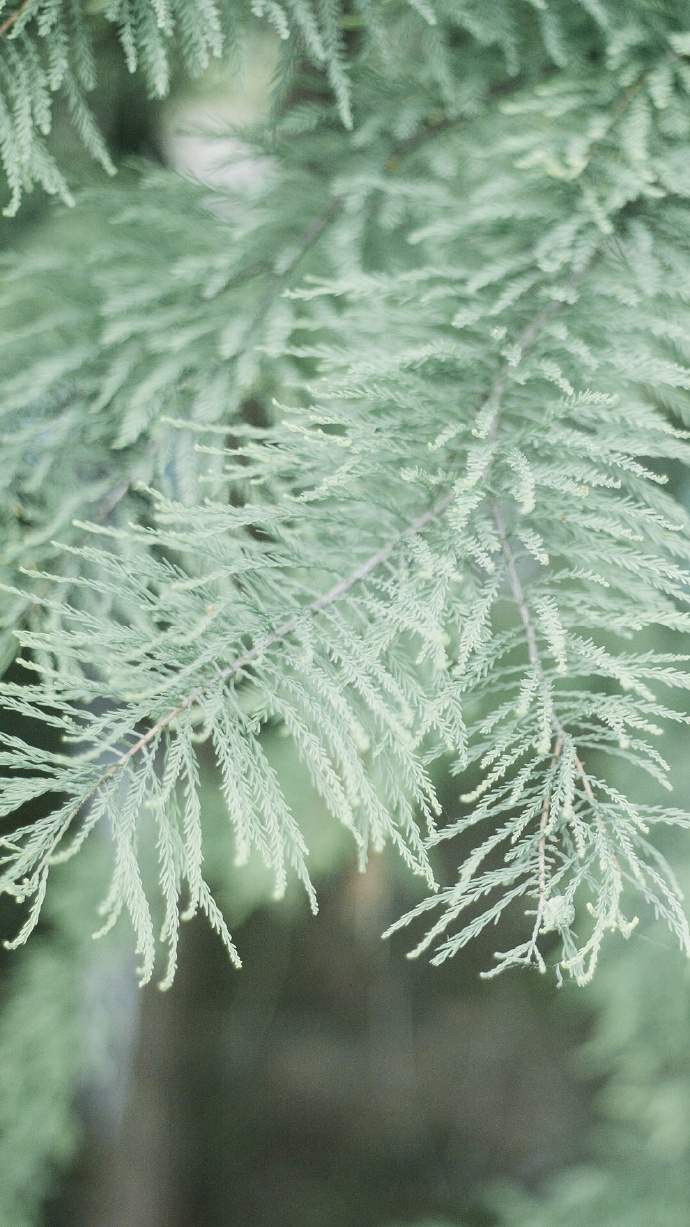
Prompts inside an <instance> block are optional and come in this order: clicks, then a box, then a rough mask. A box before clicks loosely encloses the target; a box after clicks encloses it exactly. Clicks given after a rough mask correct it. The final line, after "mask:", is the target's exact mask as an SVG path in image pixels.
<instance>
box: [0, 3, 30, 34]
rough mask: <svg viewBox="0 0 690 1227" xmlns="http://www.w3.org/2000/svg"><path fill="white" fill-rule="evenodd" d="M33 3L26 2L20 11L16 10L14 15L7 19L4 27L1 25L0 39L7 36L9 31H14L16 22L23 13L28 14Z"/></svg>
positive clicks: (20, 7)
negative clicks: (4, 35) (13, 27)
mask: <svg viewBox="0 0 690 1227" xmlns="http://www.w3.org/2000/svg"><path fill="white" fill-rule="evenodd" d="M31 3H32V0H24V3H23V4H20V5H19V8H18V9H15V10H14V12H13V13H10V15H9V17H6V18H5V20H4V21H3V23H2V25H0V38H2V36H3V34H7V31H8V30H11V29H12V26H13V25H14V23H15V21H18V20H19V18H20V17H21V15H22V13H25V12H26V10H27V9H28V7H29V5H30V4H31Z"/></svg>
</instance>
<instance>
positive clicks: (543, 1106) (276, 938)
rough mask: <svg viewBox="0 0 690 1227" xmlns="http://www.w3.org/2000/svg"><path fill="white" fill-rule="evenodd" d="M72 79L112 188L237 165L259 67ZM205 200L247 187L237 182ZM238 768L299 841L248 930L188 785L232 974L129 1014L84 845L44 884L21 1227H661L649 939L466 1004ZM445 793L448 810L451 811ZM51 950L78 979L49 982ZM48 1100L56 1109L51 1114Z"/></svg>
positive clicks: (256, 874)
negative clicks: (297, 857)
mask: <svg viewBox="0 0 690 1227" xmlns="http://www.w3.org/2000/svg"><path fill="white" fill-rule="evenodd" d="M99 54H100V58H101V60H102V68H103V71H102V72H101V81H102V84H101V86H100V87H99V93H98V95H97V97H96V99H95V110H96V112H97V115H98V118H99V121H100V123H101V126H102V128H103V129H104V131H105V133H106V136H107V139H108V143H109V146H110V148H111V149H112V150H114V152H115V154H116V156H117V158H118V160H119V162H120V163H121V170H120V174H121V175H122V176H124V177H127V176H130V175H131V176H133V175H135V174H136V173H137V172H136V159H139V158H145V159H148V160H157V161H159V162H161V163H164V164H167V165H169V166H172V167H174V168H176V169H178V170H180V171H182V172H183V173H188V174H192V175H194V176H198V177H201V178H202V179H206V180H207V181H219V176H220V181H222V176H223V175H226V174H227V173H228V171H227V169H223V168H222V163H223V159H224V158H225V160H226V162H227V155H228V154H230V153H231V154H232V155H233V157H234V158H235V161H236V162H237V157H236V155H237V152H238V149H239V148H240V146H238V143H237V138H235V137H227V136H226V137H224V138H223V139H222V140H218V139H211V138H207V137H204V136H203V134H202V133H201V131H200V129H203V128H207V129H209V130H212V129H215V130H216V131H217V132H222V131H223V130H227V128H228V125H229V124H231V123H242V122H247V121H249V122H251V121H253V120H255V119H256V118H258V117H259V116H260V114H261V112H262V109H263V108H265V106H266V104H267V97H268V90H269V86H270V80H271V75H272V70H273V65H274V61H275V48H274V46H273V44H272V43H271V42H270V41H266V40H263V41H258V40H257V41H255V42H251V41H250V43H249V44H248V46H247V55H246V70H245V84H244V88H243V89H241V90H238V89H237V88H236V87H235V86H234V85H232V86H231V84H230V81H229V77H228V76H224V75H223V74H222V73H220V72H214V73H213V74H211V75H209V76H208V77H207V78H206V79H205V80H203V81H202V82H199V83H196V84H195V85H194V86H193V87H192V86H190V85H189V83H188V82H180V86H179V88H178V89H177V91H174V92H173V97H172V99H171V100H170V101H169V102H166V103H164V104H154V103H152V102H150V101H149V100H148V99H147V98H146V97H145V94H144V92H143V90H142V87H141V85H140V83H139V81H138V78H137V77H131V76H130V75H129V74H128V73H127V72H126V71H125V70H124V68H123V66H122V62H121V61H122V57H121V56H120V55H119V54H115V53H114V48H113V47H112V46H111V45H109V43H108V41H107V36H106V35H105V33H104V36H103V42H102V44H101V47H100V52H99ZM55 139H56V140H57V141H58V142H60V141H61V142H62V144H63V147H64V148H63V153H62V162H63V163H67V164H68V165H69V166H70V167H71V177H72V181H73V182H74V181H76V182H77V183H81V184H82V185H83V186H88V185H89V183H91V182H93V181H95V180H97V179H99V180H100V179H101V178H102V176H101V175H100V172H98V171H97V170H94V169H93V167H92V166H91V164H90V163H88V162H87V161H86V160H85V159H84V158H83V155H82V153H81V151H80V148H79V147H78V145H77V144H76V142H75V141H73V138H72V137H71V135H70V129H69V126H68V125H67V124H64V126H58V130H57V133H56V137H55ZM132 159H134V161H132ZM232 173H233V174H235V175H237V174H240V175H245V176H249V177H251V176H253V175H256V174H260V173H261V168H260V166H257V165H256V164H255V163H253V162H252V161H251V159H250V158H248V157H246V158H241V157H240V159H239V168H237V167H236V168H235V169H234V170H233V171H232ZM52 216H53V214H52V211H51V207H50V205H49V204H48V203H46V201H45V200H44V199H43V198H41V197H40V196H39V195H38V194H36V196H34V197H32V198H30V199H29V201H28V202H27V204H25V205H24V207H23V211H22V212H21V213H20V216H19V217H18V218H17V219H15V220H12V221H5V220H4V221H2V223H1V225H0V242H1V243H2V245H3V246H4V247H5V249H8V250H11V249H12V248H21V247H26V246H30V244H31V242H32V237H33V236H34V235H35V234H36V232H37V230H39V229H40V228H41V227H44V226H47V225H51V224H53V222H52V220H51V219H52ZM676 484H677V491H678V496H679V498H681V499H683V500H684V501H686V502H687V498H688V490H687V489H684V488H683V487H682V486H681V485H680V483H679V481H677V482H676ZM684 736H685V734H684V733H683V732H682V731H680V732H676V733H674V734H673V738H675V740H673V739H672V740H671V742H670V744H669V746H667V749H668V752H669V755H670V757H672V758H673V759H674V760H675V762H676V764H677V766H676V779H677V796H676V798H675V803H676V804H677V805H678V806H683V805H687V803H688V796H687V794H688V777H687V771H686V768H685V761H686V757H687V752H686V747H685V745H684ZM265 749H266V752H267V753H268V754H269V756H270V758H271V761H272V763H273V765H274V767H275V769H276V771H277V772H278V773H279V775H280V777H281V779H282V781H283V784H284V787H285V790H286V792H287V793H288V795H289V796H292V798H294V803H295V805H296V807H297V812H299V814H300V817H301V821H302V822H303V825H304V827H305V829H306V830H307V831H308V832H309V834H310V837H311V840H312V846H313V847H314V852H313V855H312V860H313V862H314V880H315V882H316V885H317V888H318V893H319V899H320V904H321V909H320V913H319V915H318V916H317V917H316V918H314V917H312V916H311V915H310V914H309V912H308V908H307V906H306V901H305V900H303V899H302V897H301V896H300V895H299V893H298V892H297V891H295V892H294V894H290V895H289V896H288V899H287V900H286V901H284V902H283V903H281V904H274V903H272V902H271V901H270V895H271V882H270V881H269V880H268V879H267V877H266V875H265V874H264V872H263V871H262V870H261V869H260V868H259V867H257V866H253V865H250V866H249V867H248V869H246V870H243V871H242V872H241V873H237V874H235V873H234V872H228V869H227V865H226V863H225V862H226V859H227V844H226V841H225V839H224V819H223V813H222V800H221V798H220V795H219V792H218V788H217V781H216V779H215V777H214V773H213V769H212V767H211V765H210V764H209V765H208V766H207V768H206V772H205V777H204V793H205V796H204V807H205V813H206V816H207V825H208V839H209V846H208V851H207V863H208V865H209V876H210V879H211V881H212V882H214V885H216V887H217V890H218V894H219V897H220V900H221V902H222V903H223V906H224V908H225V911H226V914H227V916H228V919H229V923H230V926H231V928H232V931H233V935H234V937H235V940H236V943H237V946H238V948H239V950H240V953H241V955H242V959H243V962H244V967H243V970H242V971H241V972H236V971H234V970H233V969H232V968H231V967H230V965H229V963H228V961H227V958H226V955H225V953H224V951H223V949H222V947H221V945H220V943H219V942H218V941H217V939H216V938H214V936H213V935H212V934H211V933H210V932H209V931H208V926H207V925H206V924H205V923H203V922H199V923H197V922H196V921H194V922H192V923H190V924H189V925H187V926H186V927H185V931H184V934H183V941H182V948H181V960H180V966H179V970H178V973H177V977H176V980H175V983H174V985H173V987H172V989H171V990H170V991H168V992H166V993H161V992H159V991H158V989H157V988H156V987H155V985H153V986H149V987H147V988H146V989H144V990H143V991H141V990H139V989H138V987H137V984H136V975H135V968H134V963H133V959H132V956H131V947H130V943H129V935H128V934H127V932H124V933H123V934H122V935H120V934H118V933H117V932H116V933H113V934H111V935H110V936H109V938H108V939H107V940H105V941H103V942H100V943H96V944H94V943H90V944H88V943H87V944H84V939H83V935H84V933H90V932H91V930H92V928H93V922H92V916H93V905H94V902H95V901H97V899H98V898H99V896H100V894H101V890H102V887H101V884H100V882H99V872H100V870H99V866H98V847H97V844H96V845H94V847H93V849H92V850H91V851H89V850H88V848H87V849H85V851H84V853H83V855H82V856H80V857H79V858H77V862H74V863H73V864H72V865H71V866H69V867H65V868H64V870H63V871H62V876H60V875H59V874H56V876H55V883H54V889H53V894H52V896H50V897H49V904H48V911H47V914H46V920H45V922H44V924H43V928H42V930H41V932H40V934H39V935H37V937H36V939H35V944H34V953H33V954H32V955H31V959H32V960H33V962H25V961H24V960H25V958H26V957H27V956H24V955H23V954H19V955H10V954H6V953H4V954H3V956H2V960H1V961H0V973H1V976H2V979H1V981H0V991H1V992H2V1001H3V1004H4V1005H5V1007H6V1008H5V1015H4V1016H3V1017H4V1022H3V1023H2V1024H0V1028H4V1030H2V1032H1V1034H0V1062H2V1061H4V1066H2V1065H0V1098H1V1097H3V1096H4V1102H5V1104H6V1109H5V1110H6V1112H9V1110H10V1109H9V1108H8V1107H7V1105H8V1104H9V1105H12V1104H13V1103H14V1102H15V1101H13V1099H12V1096H13V1095H15V1094H16V1095H17V1096H19V1091H18V1090H17V1088H16V1087H15V1086H14V1083H13V1069H15V1068H16V1064H15V1063H16V1060H17V1045H19V1044H20V1043H24V1044H32V1043H33V1044H35V1045H37V1046H40V1048H41V1054H42V1055H41V1061H43V1064H41V1061H37V1062H36V1068H35V1072H34V1075H33V1076H34V1078H35V1093H36V1098H35V1103H36V1105H37V1106H36V1109H35V1110H36V1112H38V1111H39V1109H40V1111H41V1112H42V1113H43V1114H44V1120H43V1122H42V1124H43V1126H44V1127H45V1128H48V1127H50V1128H51V1129H52V1130H53V1131H54V1145H53V1146H52V1151H51V1155H52V1157H51V1161H50V1164H49V1165H48V1168H47V1170H46V1171H45V1172H44V1176H43V1179H44V1185H45V1187H44V1188H43V1187H42V1190H41V1197H40V1200H41V1201H42V1203H43V1210H42V1212H41V1213H42V1218H41V1220H40V1221H41V1223H43V1224H45V1227H192V1225H194V1227H245V1225H246V1227H249V1225H250V1224H251V1225H253V1227H269V1224H270V1225H271V1227H393V1225H394V1224H403V1223H414V1224H417V1225H418V1227H422V1225H424V1227H441V1225H443V1227H445V1225H447V1224H455V1225H456V1227H490V1225H491V1224H498V1223H505V1224H516V1225H517V1224H525V1225H527V1224H529V1227H540V1225H541V1224H542V1223H543V1224H547V1223H549V1224H556V1223H563V1224H572V1225H573V1227H575V1225H576V1224H579V1223H585V1222H589V1223H592V1224H594V1223H596V1224H597V1225H598V1227H602V1224H603V1227H607V1225H608V1224H611V1225H612V1227H613V1224H620V1225H621V1227H633V1224H636V1223H637V1222H638V1218H637V1217H636V1216H637V1215H638V1213H639V1215H640V1216H642V1215H644V1218H643V1217H640V1218H639V1222H640V1223H642V1222H644V1223H645V1227H649V1224H652V1223H657V1222H658V1224H659V1227H676V1224H677V1225H678V1227H681V1224H685V1225H686V1227H687V1224H688V1223H690V1208H689V1207H690V983H689V979H688V971H687V967H686V964H685V962H684V960H683V958H682V956H681V955H680V953H679V952H678V951H676V950H674V949H673V948H672V947H671V946H670V943H669V941H668V939H667V937H666V936H665V935H664V934H662V933H660V932H659V931H657V930H656V929H655V928H654V925H653V923H652V922H651V921H648V922H647V923H646V924H645V925H641V926H640V930H642V931H640V930H638V931H637V932H636V933H635V935H634V938H633V939H632V940H631V942H629V943H624V942H623V941H622V939H621V938H620V937H617V938H612V939H611V941H610V943H609V949H608V952H607V956H606V959H605V961H604V964H603V966H602V967H601V969H600V971H599V972H598V975H597V978H596V980H595V982H594V984H593V985H592V986H590V987H589V988H586V989H577V988H572V987H565V988H563V989H561V990H557V989H556V988H555V985H554V982H553V981H552V980H546V979H541V978H540V977H538V976H535V975H527V974H526V973H518V974H513V975H506V976H504V977H502V978H500V979H498V980H489V981H486V980H482V979H480V975H479V973H480V971H481V970H483V969H486V968H488V967H490V966H491V954H492V946H491V945H490V940H491V938H492V936H493V935H492V934H489V935H488V937H487V936H485V937H484V938H482V939H480V940H479V941H478V942H477V943H476V944H475V945H474V946H472V947H470V948H469V949H467V950H466V951H465V952H464V954H463V956H462V958H457V959H455V960H454V961H452V962H450V963H448V964H445V965H444V966H443V967H442V968H431V967H429V966H428V965H427V964H425V963H424V961H419V962H411V961H409V960H408V959H406V957H405V954H406V950H407V949H408V948H409V946H410V945H411V944H412V935H406V934H405V933H403V934H401V935H398V936H397V937H396V938H395V939H394V940H392V941H390V942H386V943H383V942H382V941H381V940H380V934H381V932H382V931H383V930H384V929H385V927H386V926H387V924H389V923H390V922H391V921H392V920H393V919H395V918H396V917H397V916H398V915H400V914H401V912H403V911H404V910H405V909H406V907H408V906H410V905H411V904H413V903H414V902H415V901H416V897H417V896H415V894H414V883H411V882H410V880H409V876H408V875H407V874H406V872H405V871H404V869H403V868H402V867H401V866H400V865H399V864H398V863H397V861H396V860H395V858H394V857H392V856H391V857H388V856H383V857H375V858H374V859H373V860H372V862H371V864H370V866H369V869H368V871H367V873H366V874H365V875H361V874H360V873H359V872H358V871H357V868H356V865H355V861H354V856H353V851H352V849H351V847H350V844H349V842H348V840H347V837H346V835H345V833H343V832H341V831H340V830H339V829H335V828H334V827H332V826H330V825H329V824H328V823H327V822H325V821H324V819H323V815H322V814H321V812H320V808H319V802H318V799H317V798H316V797H315V796H314V795H313V794H312V792H311V790H310V788H309V785H308V782H307V781H306V780H305V778H304V776H303V773H301V772H300V770H299V768H298V767H296V766H295V763H294V760H293V758H292V755H291V754H290V752H289V746H288V745H287V743H285V742H284V741H282V740H281V739H280V738H279V737H277V736H276V735H275V734H271V733H267V734H266V737H265ZM451 783H452V782H451ZM443 787H444V786H443V781H441V788H442V791H443ZM446 793H447V800H448V803H449V805H451V804H452V793H451V790H450V784H449V785H447V786H446ZM665 850H666V851H667V853H668V855H669V856H670V858H671V860H672V863H673V864H674V866H675V868H676V870H677V872H678V875H679V877H680V879H681V881H682V880H686V881H690V852H689V849H688V845H687V840H683V839H680V838H677V837H674V836H673V834H671V835H667V836H666V848H665ZM442 855H443V856H444V857H445V862H442V861H439V862H438V872H439V875H440V877H441V878H442V879H443V878H446V879H449V878H450V876H451V875H452V874H453V871H454V869H455V862H456V860H457V858H458V856H459V851H458V849H457V848H456V847H454V846H453V845H450V846H446V847H445V851H444V852H443V854H442ZM214 858H215V865H216V871H215V881H214ZM506 940H507V939H506ZM70 943H71V945H70ZM76 945H78V946H79V951H80V954H79V958H78V959H76V960H75V959H74V958H71V957H70V959H68V958H66V956H65V953H64V952H65V951H66V950H70V951H73V950H74V948H75V947H76ZM75 967H76V971H75V970H74V968H75ZM39 975H40V977H41V984H44V985H45V1011H46V1016H48V1015H49V1014H50V1011H51V1010H52V1011H56V1012H59V1011H61V1010H62V1011H64V1012H66V1013H69V1014H70V1018H72V1030H71V1032H70V1034H71V1035H72V1036H73V1037H74V1039H73V1045H74V1046H76V1048H77V1049H78V1050H79V1069H80V1072H79V1074H78V1076H77V1075H74V1060H75V1059H76V1058H75V1052H74V1051H72V1050H67V1049H65V1050H62V1049H59V1048H58V1047H56V1048H55V1049H54V1050H53V1049H51V1048H50V1042H49V1040H48V1041H46V1035H47V1034H49V1030H50V1028H49V1023H48V1024H46V1016H44V1017H42V1019H41V1021H40V1024H39V1022H38V1020H37V1018H32V1017H26V1016H23V1015H21V1012H20V1013H17V1014H16V1015H14V1014H12V1013H11V1010H12V1009H13V1008H14V1007H13V1006H12V999H11V989H12V987H13V986H14V985H15V984H16V982H17V978H18V977H19V978H20V979H21V977H22V976H24V977H27V978H30V977H31V976H35V977H39ZM8 1011H9V1013H8ZM70 1012H71V1013H70ZM39 1026H40V1028H41V1032H40V1035H38V1036H36V1035H35V1034H34V1030H33V1028H36V1027H39ZM59 1030H60V1028H58V1027H56V1028H55V1031H56V1033H57V1032H58V1031H59ZM71 1063H72V1064H71ZM70 1078H73V1081H75V1082H76V1085H77V1088H78V1089H77V1093H76V1097H75V1096H74V1095H73V1094H70V1095H68V1096H67V1101H68V1106H67V1108H65V1106H64V1102H63V1101H64V1099H65V1095H64V1088H65V1085H71V1083H70ZM51 1080H52V1081H51ZM47 1086H49V1087H50V1088H53V1087H54V1091H53V1089H51V1090H50V1096H51V1097H52V1098H50V1099H49V1100H47V1099H46V1096H45V1088H46V1087H47ZM61 1094H62V1096H63V1098H62V1099H61V1098H60V1095H61ZM42 1095H43V1098H42ZM21 1098H22V1102H21V1105H20V1106H19V1107H16V1108H15V1110H17V1111H21V1112H23V1113H25V1115H26V1127H25V1130H24V1133H21V1131H20V1136H19V1140H17V1138H16V1137H15V1138H14V1141H13V1142H12V1145H13V1146H15V1148H16V1150H15V1151H13V1152H11V1153H10V1152H9V1151H8V1150H7V1146H9V1143H3V1142H2V1140H1V1139H0V1166H1V1164H2V1163H6V1164H7V1163H9V1164H14V1165H16V1164H18V1163H21V1162H24V1161H25V1162H26V1163H27V1164H28V1163H29V1162H30V1160H31V1146H32V1140H31V1139H32V1138H33V1136H34V1133H36V1131H37V1126H36V1121H35V1120H33V1121H32V1102H33V1101H32V1098H31V1093H29V1096H28V1098H27V1093H26V1088H25V1087H22V1088H21ZM46 1102H48V1104H49V1106H48V1108H46V1106H45V1105H46ZM51 1105H52V1106H51ZM70 1105H71V1106H70ZM51 1111H53V1112H54V1119H53V1117H52V1116H51V1117H50V1120H49V1121H47V1118H45V1113H46V1112H48V1114H49V1113H50V1112H51ZM3 1144H4V1145H5V1151H3V1150H2V1147H3ZM631 1190H632V1192H631ZM626 1197H627V1198H628V1200H626ZM631 1198H632V1200H631ZM655 1216H656V1217H655ZM37 1221H38V1220H37ZM8 1227H9V1225H8ZM12 1227H16V1224H14V1223H13V1224H12Z"/></svg>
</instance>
